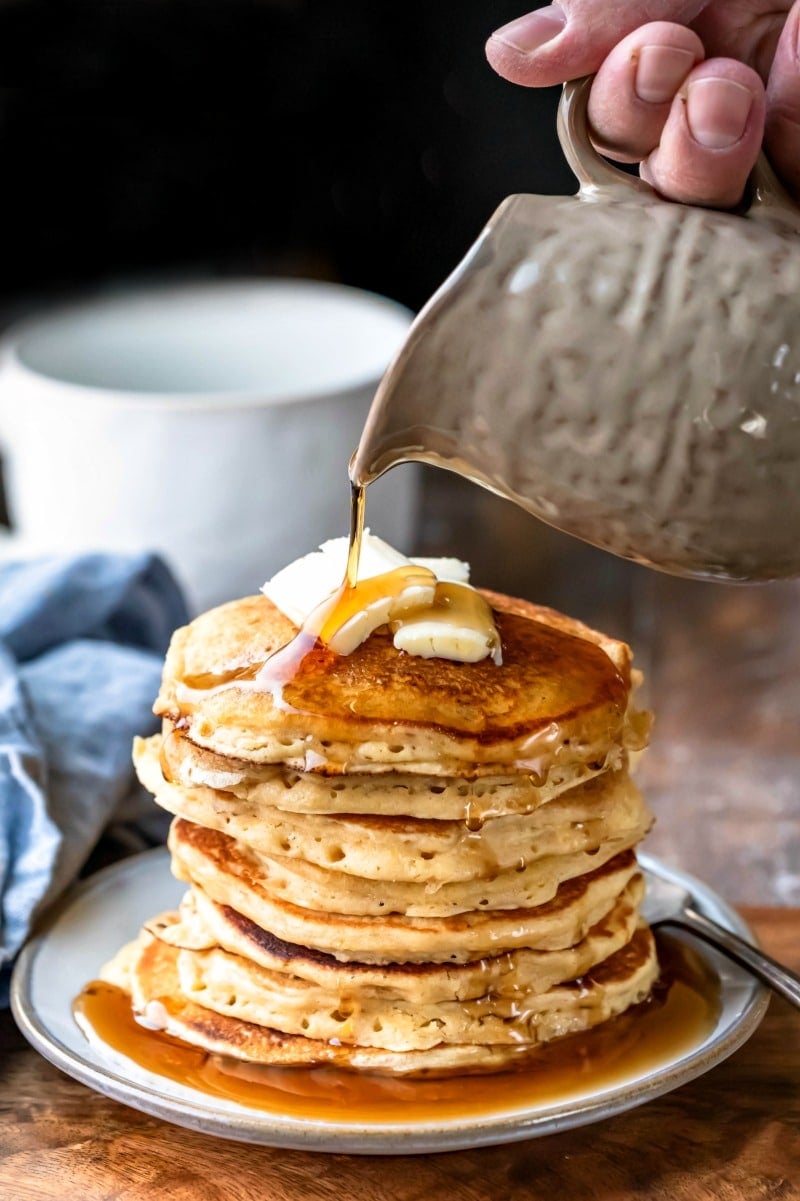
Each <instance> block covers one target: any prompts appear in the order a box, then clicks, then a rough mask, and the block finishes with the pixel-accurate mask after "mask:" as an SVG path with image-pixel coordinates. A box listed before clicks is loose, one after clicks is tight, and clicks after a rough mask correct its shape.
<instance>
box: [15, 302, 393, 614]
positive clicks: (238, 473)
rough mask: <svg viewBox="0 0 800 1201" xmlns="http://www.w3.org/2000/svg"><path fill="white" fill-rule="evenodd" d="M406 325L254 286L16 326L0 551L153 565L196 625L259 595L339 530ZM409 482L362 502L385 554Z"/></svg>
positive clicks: (354, 305)
mask: <svg viewBox="0 0 800 1201" xmlns="http://www.w3.org/2000/svg"><path fill="white" fill-rule="evenodd" d="M410 318H411V315H410V313H409V312H408V311H407V310H406V309H404V308H403V307H402V306H400V305H398V304H395V303H393V302H391V301H389V300H385V299H384V298H382V297H379V296H375V295H372V294H371V293H367V292H360V291H357V290H355V289H352V288H345V287H341V286H339V285H334V284H327V283H317V282H310V281H291V280H269V281H263V282H261V281H252V282H251V281H247V282H231V283H204V284H191V285H187V286H181V287H164V288H155V289H149V290H143V291H134V292H128V293H125V294H118V295H115V296H112V297H105V298H100V299H96V300H92V301H89V302H84V303H80V304H74V305H71V306H69V307H66V308H64V309H61V310H59V311H56V312H54V313H51V314H46V315H43V316H40V317H37V318H34V319H31V320H28V321H26V322H23V323H21V324H20V325H18V326H17V327H14V328H12V329H11V330H10V331H9V332H8V334H7V335H6V337H5V339H4V341H3V344H2V348H0V449H1V450H2V454H3V463H4V476H5V485H6V492H7V501H8V508H9V513H10V516H11V521H12V527H13V537H12V549H14V550H16V551H19V552H22V553H26V552H32V553H36V552H40V551H51V550H55V551H73V550H106V549H108V550H142V549H151V550H155V551H158V552H159V553H161V554H162V555H163V556H164V558H165V559H166V560H167V562H168V563H169V564H170V566H171V567H172V568H173V569H174V571H175V573H176V575H177V576H178V579H179V580H180V582H181V583H182V584H183V585H184V587H185V588H186V590H187V593H188V596H189V600H190V604H191V605H192V607H193V608H195V609H198V608H205V607H208V606H210V605H212V604H216V603H218V602H220V601H222V600H226V599H229V598H232V597H235V596H239V595H243V594H246V593H250V592H255V591H257V589H258V588H259V586H260V585H261V583H263V581H264V579H266V578H267V577H268V576H269V575H271V574H272V573H274V572H275V571H276V570H278V569H279V568H280V567H282V566H284V565H285V564H286V563H288V562H289V561H291V560H292V559H294V558H297V557H298V556H299V555H302V554H305V553H307V552H308V551H310V550H314V549H316V547H317V546H318V544H319V543H320V542H321V541H323V540H324V539H326V538H330V537H336V536H337V535H342V534H345V533H346V532H347V528H348V517H349V484H348V477H347V466H348V461H349V458H350V456H351V454H352V453H353V451H354V450H355V447H356V444H357V442H358V438H359V435H360V432H361V428H362V426H363V423H364V419H365V416H366V413H367V411H368V408H369V404H370V400H371V398H372V395H373V393H374V391H375V388H376V386H377V384H378V381H379V380H380V377H381V375H382V373H383V371H384V368H385V367H386V365H387V364H388V362H389V360H390V359H391V358H392V356H393V354H394V353H395V351H396V350H397V349H398V347H399V345H400V344H401V342H402V341H403V338H404V336H405V333H406V330H407V328H408V325H409V322H410ZM415 472H416V468H410V467H409V468H403V469H402V470H401V471H399V472H393V473H392V476H394V477H395V478H391V476H390V478H389V479H388V480H387V481H386V482H385V484H384V483H383V482H381V483H380V484H379V485H377V486H376V487H374V488H371V489H370V494H369V504H368V510H369V512H368V518H367V520H368V523H369V525H370V527H371V528H372V529H373V530H374V531H375V532H376V533H378V534H380V535H381V536H382V537H384V538H386V539H387V541H389V542H391V543H393V544H394V545H396V546H398V547H399V548H400V549H411V548H410V547H409V546H408V543H409V540H410V539H411V537H412V536H413V523H414V517H415V500H416V478H415Z"/></svg>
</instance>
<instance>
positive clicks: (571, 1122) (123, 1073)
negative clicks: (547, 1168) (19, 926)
mask: <svg viewBox="0 0 800 1201" xmlns="http://www.w3.org/2000/svg"><path fill="white" fill-rule="evenodd" d="M639 859H640V862H641V864H642V866H643V867H644V869H645V871H646V873H648V874H650V875H659V876H664V877H666V878H667V879H670V880H675V881H677V882H678V883H681V884H683V885H684V886H685V887H688V888H689V890H690V891H691V892H692V893H693V895H694V897H695V898H696V901H697V903H698V906H699V908H700V909H701V911H702V912H703V913H706V914H707V915H708V916H709V917H711V918H713V919H714V920H715V921H718V922H720V923H721V924H722V925H724V926H727V927H728V928H729V929H730V930H735V931H736V932H737V933H738V934H742V935H744V937H746V938H747V937H750V932H749V930H748V928H747V926H746V925H745V923H744V922H743V921H742V919H741V918H740V917H739V916H738V914H736V913H735V912H734V911H733V910H732V909H731V908H730V907H729V906H727V905H726V904H725V903H724V902H723V901H722V900H720V898H719V897H717V896H716V895H715V894H714V893H713V892H712V891H711V890H710V889H709V888H707V887H706V886H705V885H704V884H701V883H700V882H699V881H698V880H694V879H693V878H691V877H690V876H686V875H684V874H682V873H680V872H676V871H673V870H671V869H668V868H666V867H664V866H663V865H662V864H660V863H659V862H658V861H657V860H655V859H652V858H650V857H649V856H645V855H640V856H639ZM184 887H185V886H184V885H182V884H179V883H178V882H177V881H176V880H174V879H173V878H172V876H171V875H170V873H169V856H168V854H167V851H166V850H164V849H158V850H155V851H148V852H146V853H145V854H144V855H137V856H135V857H134V858H131V859H126V860H123V862H121V863H118V864H115V865H114V866H112V867H110V868H106V869H105V870H104V871H102V872H99V873H98V874H97V875H96V876H92V877H91V878H90V879H89V880H87V881H86V882H85V883H83V884H81V885H79V886H78V887H77V888H75V889H74V890H73V891H72V892H71V893H70V894H69V895H68V896H67V897H66V898H65V899H64V900H63V902H62V903H61V904H60V905H59V906H58V908H57V910H56V911H55V912H54V913H53V914H52V915H51V916H50V918H49V920H48V922H47V924H46V926H45V927H44V928H43V929H42V930H41V931H40V932H39V933H38V935H37V936H36V937H35V938H34V939H33V940H32V941H31V942H29V943H28V945H27V946H26V948H25V950H24V951H23V953H22V955H21V956H20V958H19V961H18V963H17V966H16V969H15V971H14V976H13V979H12V988H11V1001H12V1008H13V1011H14V1016H15V1017H16V1020H17V1022H18V1024H19V1026H20V1029H21V1030H22V1032H23V1034H24V1035H25V1037H26V1038H27V1039H28V1041H29V1042H31V1043H32V1044H33V1046H34V1047H36V1049H37V1050H38V1051H40V1052H41V1054H42V1055H44V1056H45V1058H46V1059H49V1060H50V1061H51V1063H54V1064H55V1065H56V1067H58V1068H61V1070H62V1071H64V1072H66V1073H67V1074H68V1075H70V1076H74V1077H75V1079H76V1080H80V1081H82V1082H83V1083H84V1084H88V1085H89V1086H90V1087H91V1088H94V1089H97V1090H98V1091H99V1092H101V1093H105V1095H106V1096H109V1097H113V1098H114V1099H115V1100H117V1101H122V1102H123V1103H124V1104H126V1105H131V1106H133V1107H134V1108H135V1109H140V1110H143V1111H144V1112H145V1113H150V1114H155V1115H156V1116H157V1117H160V1118H164V1119H166V1120H167V1121H169V1122H174V1123H176V1124H177V1125H179V1126H187V1127H189V1128H190V1129H192V1130H201V1131H204V1132H205V1133H208V1134H215V1135H219V1136H220V1137H223V1138H231V1139H239V1140H240V1141H242V1142H250V1143H261V1144H266V1145H268V1146H275V1147H295V1148H302V1149H305V1150H316V1151H337V1152H349V1153H356V1154H371V1155H381V1154H410V1153H419V1152H424V1151H453V1150H457V1149H459V1148H462V1147H477V1146H484V1145H490V1144H493V1143H503V1142H512V1141H514V1140H517V1139H524V1138H532V1137H535V1136H537V1135H542V1134H552V1133H553V1132H555V1131H558V1130H566V1129H568V1128H570V1127H573V1126H580V1125H584V1124H586V1123H588V1122H595V1121H599V1120H600V1119H601V1118H607V1117H609V1116H610V1115H612V1114H615V1113H620V1112H622V1111H623V1110H626V1109H630V1108H632V1107H633V1106H635V1105H640V1104H642V1102H644V1101H649V1100H650V1099H652V1098H653V1097H657V1096H660V1095H661V1094H662V1093H665V1092H668V1091H669V1090H670V1089H673V1088H677V1087H678V1085H681V1084H685V1083H686V1082H687V1081H688V1080H692V1079H693V1078H694V1077H695V1076H699V1075H700V1074H701V1073H703V1072H706V1071H707V1070H708V1069H709V1068H711V1067H713V1066H714V1065H715V1064H717V1063H719V1062H720V1061H721V1060H723V1059H725V1058H726V1057H727V1056H728V1055H730V1054H731V1053H732V1052H733V1051H735V1050H736V1048H737V1047H739V1046H741V1044H742V1043H743V1042H744V1041H745V1040H746V1039H747V1038H749V1036H750V1035H751V1034H752V1033H753V1031H754V1030H755V1029H756V1027H757V1026H758V1024H759V1022H760V1021H761V1018H762V1017H763V1016H764V1012H765V1010H766V1007H767V999H768V998H767V993H766V989H764V988H763V987H762V986H761V985H760V984H758V983H757V982H756V981H755V980H754V979H753V978H752V977H751V976H749V975H748V974H747V973H745V972H744V971H742V970H741V969H740V968H738V967H736V965H735V964H732V963H730V962H729V961H728V960H726V959H724V958H723V957H722V956H720V955H717V954H716V952H714V951H712V950H711V949H710V948H708V947H705V946H703V945H702V944H700V943H696V944H694V945H695V949H696V950H697V951H698V952H699V953H700V954H701V955H702V957H703V959H704V961H705V962H706V964H707V965H708V966H709V967H710V968H711V969H712V970H713V971H714V972H715V973H716V974H717V975H718V977H719V980H720V999H721V1005H720V1012H719V1017H718V1019H717V1022H716V1024H715V1026H714V1028H713V1029H712V1030H711V1031H710V1032H709V1033H708V1034H707V1035H706V1036H705V1037H704V1038H702V1039H701V1040H700V1041H699V1042H698V1044H697V1045H696V1046H693V1047H690V1048H688V1049H686V1050H684V1051H682V1052H680V1053H679V1054H676V1055H675V1056H674V1057H673V1058H672V1059H670V1060H669V1061H668V1062H665V1063H663V1064H662V1065H661V1066H660V1067H658V1068H656V1069H654V1070H650V1071H648V1072H646V1073H642V1072H641V1071H640V1072H638V1073H637V1072H636V1070H635V1069H633V1068H632V1069H631V1075H630V1077H629V1078H627V1079H625V1080H623V1081H622V1082H621V1083H620V1082H617V1083H614V1084H613V1085H609V1086H606V1087H603V1088H597V1087H595V1088H594V1089H593V1088H592V1087H591V1086H587V1090H586V1092H585V1093H581V1094H578V1095H576V1094H574V1093H572V1094H571V1095H570V1097H569V1099H568V1100H564V1101H561V1102H557V1103H552V1102H548V1103H546V1104H541V1105H529V1104H528V1105H523V1106H520V1105H519V1104H517V1103H515V1104H511V1105H510V1106H509V1108H508V1110H506V1111H503V1110H498V1109H497V1108H493V1109H492V1111H491V1112H488V1113H487V1114H486V1115H485V1116H478V1117H470V1118H468V1119H465V1118H452V1119H450V1118H447V1119H442V1120H440V1121H437V1122H434V1123H431V1122H430V1121H427V1122H420V1121H414V1120H408V1121H402V1122H395V1121H393V1122H388V1121H376V1122H375V1123H370V1124H365V1123H364V1122H363V1121H358V1122H354V1121H350V1122H348V1121H346V1120H337V1121H328V1120H326V1121H311V1120H308V1119H302V1118H298V1117H292V1116H289V1115H283V1114H276V1113H268V1112H265V1111H263V1110H258V1109H252V1108H249V1107H248V1106H245V1105H240V1104H237V1103H236V1102H232V1101H226V1100H223V1099H219V1098H216V1097H211V1096H208V1095H206V1094H204V1093H202V1092H199V1091H197V1090H195V1089H191V1088H188V1087H185V1086H183V1085H181V1084H178V1083H175V1082H173V1081H171V1080H168V1079H165V1078H164V1077H161V1076H156V1075H153V1074H151V1073H150V1072H147V1071H145V1070H143V1069H142V1068H140V1067H138V1066H137V1065H136V1064H134V1063H133V1062H131V1061H130V1060H127V1059H125V1058H124V1057H123V1056H121V1055H119V1054H118V1053H115V1052H113V1051H112V1050H110V1049H109V1048H106V1047H103V1046H94V1045H90V1044H89V1043H88V1042H87V1041H86V1039H85V1038H84V1036H83V1034H82V1033H81V1031H80V1030H79V1028H78V1026H77V1025H76V1023H75V1020H74V1018H73V1016H72V1001H73V999H74V998H75V997H76V996H77V995H78V993H79V992H80V991H81V989H82V988H83V986H84V984H86V983H87V982H88V981H89V980H91V979H93V978H94V977H95V976H96V975H97V972H98V970H99V968H100V966H101V965H102V964H103V963H105V962H106V961H107V960H108V959H110V958H111V957H112V956H113V955H114V953H115V952H116V951H117V950H118V949H119V947H120V946H122V944H123V943H125V942H127V941H129V940H130V939H131V938H133V937H135V935H136V934H137V932H138V929H139V927H140V925H141V924H142V922H143V921H144V920H145V919H147V918H149V917H152V916H153V914H155V913H158V912H160V911H162V910H164V909H170V908H174V907H175V906H176V905H177V903H178V901H179V899H180V897H181V895H182V893H183V891H184Z"/></svg>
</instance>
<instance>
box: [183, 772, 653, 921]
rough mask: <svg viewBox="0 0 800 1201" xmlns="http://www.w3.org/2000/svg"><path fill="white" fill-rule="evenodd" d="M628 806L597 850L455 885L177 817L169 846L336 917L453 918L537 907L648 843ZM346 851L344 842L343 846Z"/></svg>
mask: <svg viewBox="0 0 800 1201" xmlns="http://www.w3.org/2000/svg"><path fill="white" fill-rule="evenodd" d="M633 801H634V803H633V805H632V806H631V808H630V810H628V811H626V809H625V808H623V807H622V806H618V807H617V809H616V810H615V813H614V816H615V819H617V821H618V824H617V822H615V824H613V825H612V826H611V830H610V833H609V835H608V837H607V838H606V839H605V840H604V841H603V842H602V843H601V844H600V845H599V846H596V847H594V848H592V849H590V850H584V851H573V852H571V853H568V854H563V855H546V856H543V857H541V858H537V859H534V860H532V861H531V862H529V863H527V864H520V866H519V867H517V868H512V869H511V870H508V871H498V872H495V871H493V870H488V871H486V870H485V871H484V872H483V874H482V875H481V876H479V877H478V878H476V879H468V880H455V881H451V882H448V883H432V882H429V883H426V882H425V881H424V880H421V881H420V880H415V881H404V880H392V879H366V878H364V877H361V876H354V875H348V874H346V873H345V872H340V871H337V870H335V867H330V868H325V867H319V866H318V865H317V864H315V863H309V862H306V861H305V860H303V859H297V858H290V857H289V856H284V855H265V854H262V853H260V852H258V851H255V850H253V848H252V847H251V846H248V845H247V844H246V843H242V842H237V841H236V840H235V839H233V838H230V837H228V835H226V834H222V833H220V832H219V831H218V830H211V829H209V828H208V827H204V826H198V825H195V824H194V823H193V822H187V821H185V820H184V819H183V818H176V819H175V821H174V822H173V823H172V828H171V830H170V835H169V846H170V849H171V851H172V853H173V855H174V856H175V858H176V861H180V862H183V863H185V862H186V861H187V856H188V855H190V854H191V853H192V851H197V852H199V854H201V855H203V856H205V857H206V858H209V859H212V860H214V861H215V862H216V863H217V864H219V865H224V870H225V871H227V872H228V873H231V874H236V875H237V876H239V877H240V878H242V877H243V878H250V879H251V880H258V881H260V883H261V885H262V887H263V888H264V889H265V891H266V892H268V893H269V895H270V897H271V898H272V900H273V901H274V902H281V903H286V904H289V905H292V906H294V907H299V908H302V909H311V910H316V911H317V912H324V913H328V914H330V915H331V916H334V915H335V916H337V917H339V916H342V917H350V916H359V917H362V916H371V917H375V918H383V917H389V916H393V915H395V914H400V915H403V916H404V917H406V918H409V917H423V918H425V917H432V918H437V917H452V916H455V915H458V914H460V913H471V912H476V911H477V912H480V911H481V910H486V911H495V912H496V911H497V910H501V909H520V908H526V909H531V908H534V907H535V906H537V905H543V904H545V903H546V902H547V901H549V900H551V899H552V898H553V897H554V896H555V894H556V892H557V890H558V886H559V885H560V884H562V883H563V882H564V881H565V880H571V879H574V878H575V877H578V876H582V875H584V874H585V873H586V872H589V871H591V870H592V869H593V868H595V867H600V866H601V865H602V864H604V863H607V862H608V861H609V860H610V859H613V858H614V857H615V856H616V855H618V854H620V853H621V852H623V851H626V850H630V849H631V848H632V847H634V846H635V845H636V844H637V843H638V842H640V841H641V839H642V836H643V834H644V833H645V832H646V830H647V829H648V827H649V825H650V814H649V812H648V810H647V809H646V808H645V806H644V804H643V803H642V802H641V799H640V798H639V797H638V794H635V795H634V798H633ZM336 850H337V852H339V848H338V847H337V848H336Z"/></svg>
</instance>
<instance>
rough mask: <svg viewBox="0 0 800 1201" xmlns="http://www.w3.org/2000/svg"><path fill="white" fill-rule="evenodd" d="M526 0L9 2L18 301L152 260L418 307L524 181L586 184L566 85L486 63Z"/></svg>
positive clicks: (554, 186) (10, 270) (1, 23)
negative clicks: (533, 82)
mask: <svg viewBox="0 0 800 1201" xmlns="http://www.w3.org/2000/svg"><path fill="white" fill-rule="evenodd" d="M526 7H535V4H534V5H527V6H526V4H525V0H522V2H520V0H512V2H511V3H507V2H504V0H422V2H421V0H406V2H405V3H398V2H388V0H51V2H47V0H0V82H2V84H3V85H4V86H3V91H2V98H0V169H1V170H2V176H1V177H0V178H2V186H1V187H0V203H1V204H2V230H3V233H4V237H3V252H2V273H1V274H2V278H0V302H5V304H6V306H8V305H12V306H13V305H15V304H16V303H19V301H20V298H23V302H24V298H26V297H28V296H31V295H37V294H40V293H43V292H44V293H47V292H58V291H63V290H68V289H74V288H75V287H76V286H91V285H96V284H98V283H102V282H103V281H106V280H109V279H114V280H118V279H119V277H120V276H136V275H141V274H142V273H153V272H164V271H170V272H181V273H186V272H187V271H198V272H200V271H202V272H203V273H206V274H207V273H217V274H232V273H239V274H241V273H244V274H248V275H252V274H255V275H258V274H263V273H273V272H275V271H282V272H291V273H301V274H312V275H321V276H325V277H330V278H335V279H339V280H341V281H343V282H345V283H349V284H355V285H358V286H360V287H366V288H371V289H374V290H376V291H379V292H383V293H385V294H387V295H389V296H392V297H394V298H396V299H398V300H401V301H404V302H405V303H407V304H409V305H411V306H412V307H415V308H416V307H419V305H420V304H421V303H422V302H423V301H424V300H425V299H426V298H427V297H428V295H430V293H431V291H432V290H433V289H434V288H435V287H436V286H437V285H438V284H439V283H440V282H441V280H442V278H443V277H444V276H445V275H446V274H447V272H448V271H449V270H450V269H451V268H452V267H453V266H454V265H455V263H456V262H457V261H458V259H459V258H460V257H461V255H462V253H463V252H464V250H465V249H466V248H467V247H468V245H469V244H470V243H471V242H472V241H473V240H474V238H475V237H476V235H477V233H478V232H479V230H480V228H481V226H482V225H483V223H484V222H485V220H486V219H487V218H488V216H489V215H490V214H491V212H492V210H493V209H494V208H495V207H496V205H497V204H498V203H499V202H500V201H501V200H502V199H503V198H504V197H505V196H506V195H508V194H509V193H512V192H515V191H555V192H558V191H574V184H573V181H572V177H571V175H570V173H569V171H568V170H567V168H566V166H565V165H564V164H563V160H562V157H561V154H560V151H559V149H558V146H557V141H556V137H555V123H554V114H555V105H556V102H557V94H554V92H553V91H552V90H549V91H548V92H546V93H536V92H533V91H529V90H525V89H519V88H515V87H513V86H511V85H510V84H507V83H505V82H504V81H502V80H501V79H499V78H498V77H497V76H495V74H494V73H493V72H492V71H491V69H490V68H489V67H488V65H487V64H486V62H485V59H484V53H483V45H484V42H485V40H486V38H487V36H488V35H489V33H490V32H491V31H492V29H494V28H496V27H497V26H498V25H500V24H502V23H504V22H505V21H507V20H509V19H511V18H512V17H514V16H516V15H518V14H519V13H520V12H524V11H525V10H526Z"/></svg>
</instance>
